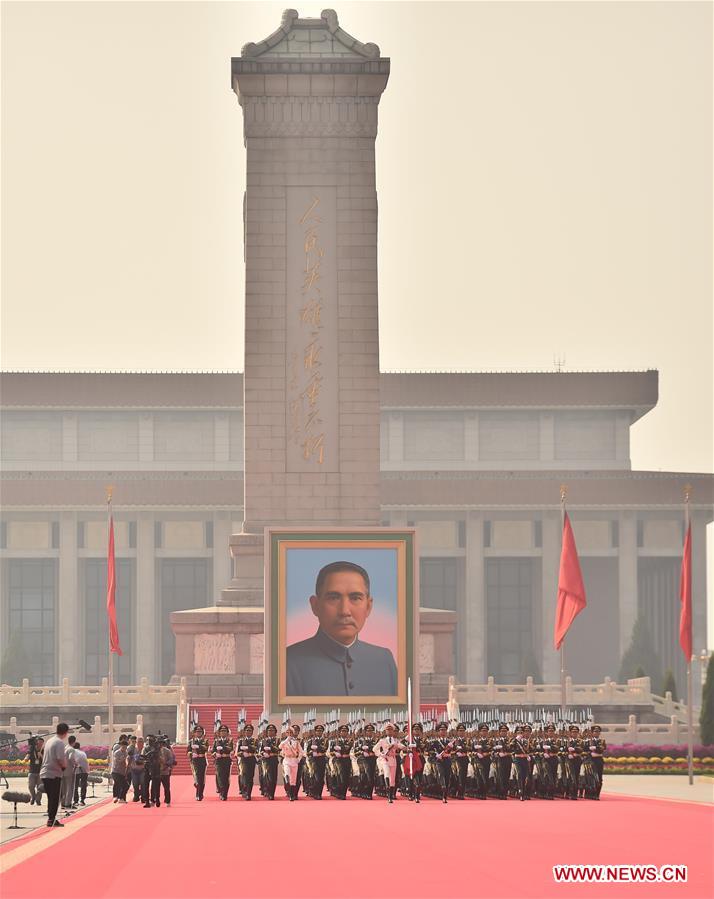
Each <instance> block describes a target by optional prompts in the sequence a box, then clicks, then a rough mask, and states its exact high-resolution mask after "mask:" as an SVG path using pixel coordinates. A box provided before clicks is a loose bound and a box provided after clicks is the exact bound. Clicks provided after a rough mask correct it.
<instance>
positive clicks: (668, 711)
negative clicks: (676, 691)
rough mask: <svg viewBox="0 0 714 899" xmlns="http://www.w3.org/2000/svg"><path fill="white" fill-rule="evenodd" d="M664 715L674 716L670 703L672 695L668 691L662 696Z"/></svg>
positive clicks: (672, 706)
mask: <svg viewBox="0 0 714 899" xmlns="http://www.w3.org/2000/svg"><path fill="white" fill-rule="evenodd" d="M663 711H664V714H665V715H673V714H674V703H673V701H672V693H671V691H670V690H667V692H666V693H665V694H664V710H663Z"/></svg>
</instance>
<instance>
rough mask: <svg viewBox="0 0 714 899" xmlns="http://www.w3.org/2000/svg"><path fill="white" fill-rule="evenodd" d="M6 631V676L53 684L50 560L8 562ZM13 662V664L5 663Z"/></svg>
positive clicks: (54, 573) (53, 570)
mask: <svg viewBox="0 0 714 899" xmlns="http://www.w3.org/2000/svg"><path fill="white" fill-rule="evenodd" d="M7 579H8V629H7V638H6V641H5V647H4V652H3V657H4V658H3V661H4V662H5V663H6V665H7V667H8V669H9V671H8V672H7V675H6V676H9V677H11V678H12V679H13V680H14V681H16V682H18V683H19V682H20V680H21V679H22V677H27V678H29V680H30V683H31V684H42V685H47V684H54V683H55V682H56V674H55V623H56V613H55V608H56V599H55V595H56V579H57V564H56V561H55V560H54V559H10V560H9V561H8V563H7ZM8 658H9V659H14V660H15V661H14V662H11V661H8Z"/></svg>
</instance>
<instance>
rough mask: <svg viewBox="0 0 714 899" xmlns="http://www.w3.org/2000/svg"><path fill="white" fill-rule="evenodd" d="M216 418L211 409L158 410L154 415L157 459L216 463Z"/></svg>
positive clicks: (155, 454)
mask: <svg viewBox="0 0 714 899" xmlns="http://www.w3.org/2000/svg"><path fill="white" fill-rule="evenodd" d="M213 419H214V416H213V413H207V412H157V413H156V415H155V416H154V459H155V460H156V461H157V462H181V463H184V462H185V463H190V462H213V461H214V421H213ZM229 427H230V425H229Z"/></svg>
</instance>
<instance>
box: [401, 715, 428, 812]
mask: <svg viewBox="0 0 714 899" xmlns="http://www.w3.org/2000/svg"><path fill="white" fill-rule="evenodd" d="M425 751H426V748H425V745H424V728H423V727H422V725H421V724H420V723H419V722H418V721H417V722H416V723H415V724H413V725H412V739H411V742H408V743H407V753H406V754H405V756H404V758H403V760H402V768H403V770H404V774H405V777H406V779H407V795H408V796H409V799H410V801H414V802H420V801H421V791H422V783H423V779H424V753H425Z"/></svg>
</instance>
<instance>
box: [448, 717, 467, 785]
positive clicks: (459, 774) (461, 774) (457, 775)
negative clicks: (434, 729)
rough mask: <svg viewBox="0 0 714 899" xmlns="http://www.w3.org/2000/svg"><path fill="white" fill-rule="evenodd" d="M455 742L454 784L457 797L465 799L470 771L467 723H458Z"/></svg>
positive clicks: (452, 765) (452, 771) (453, 759)
mask: <svg viewBox="0 0 714 899" xmlns="http://www.w3.org/2000/svg"><path fill="white" fill-rule="evenodd" d="M453 742H454V754H453V756H452V764H451V773H452V776H453V786H454V787H455V789H456V798H457V799H463V798H464V797H465V795H466V778H467V776H468V773H469V741H468V738H467V736H466V725H465V724H459V725H457V727H456V736H455V738H454V741H453Z"/></svg>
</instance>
